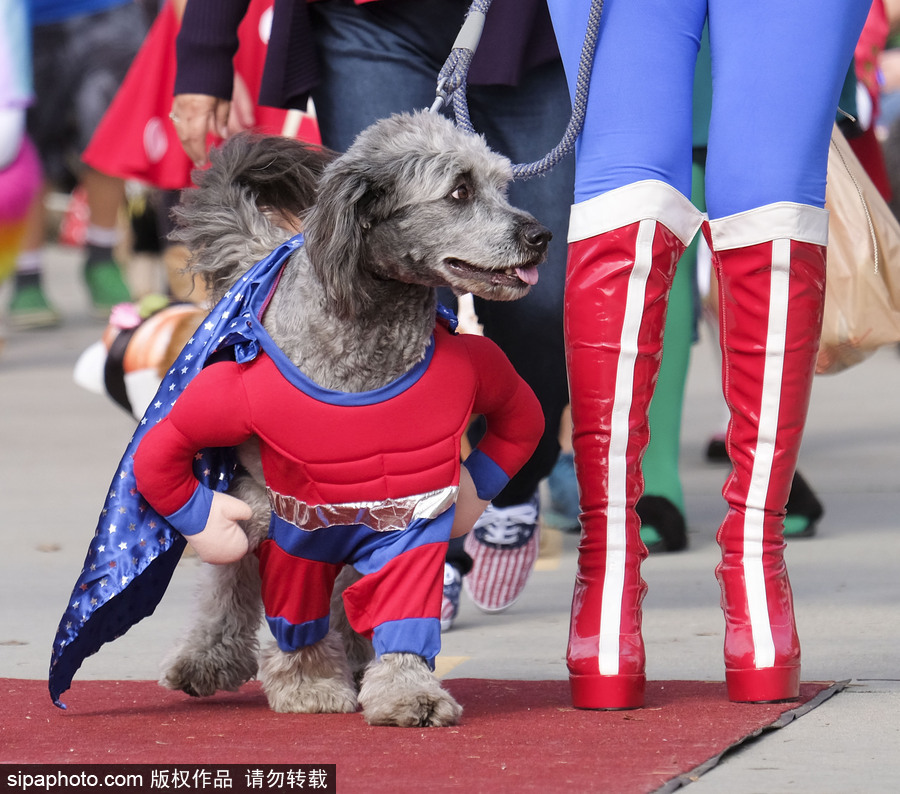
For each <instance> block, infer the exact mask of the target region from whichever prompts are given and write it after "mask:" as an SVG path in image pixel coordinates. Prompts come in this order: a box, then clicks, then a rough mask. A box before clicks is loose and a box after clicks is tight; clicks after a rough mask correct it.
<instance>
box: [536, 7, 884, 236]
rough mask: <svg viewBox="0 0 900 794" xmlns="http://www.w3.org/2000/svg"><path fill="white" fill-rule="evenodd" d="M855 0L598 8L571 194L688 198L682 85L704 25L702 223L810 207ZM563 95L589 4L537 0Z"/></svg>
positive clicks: (687, 90) (821, 175)
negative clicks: (784, 205)
mask: <svg viewBox="0 0 900 794" xmlns="http://www.w3.org/2000/svg"><path fill="white" fill-rule="evenodd" d="M870 4H871V3H870V2H869V1H868V0H789V2H784V0H754V1H753V2H746V1H745V0H744V1H742V0H606V2H605V3H604V8H603V16H602V21H601V27H600V38H599V42H598V45H597V52H596V55H595V58H594V65H593V71H592V76H591V87H590V94H589V99H588V113H587V119H586V121H585V126H584V131H583V133H582V135H581V138H580V139H579V142H578V145H577V149H576V177H575V200H576V201H584V200H586V199H589V198H592V197H593V196H597V195H600V194H602V193H605V192H607V191H609V190H613V189H614V188H618V187H622V186H624V185H627V184H631V183H632V182H637V181H641V180H646V179H658V180H661V181H663V182H666V183H668V184H670V185H672V186H673V187H675V188H676V189H678V190H679V191H681V192H682V193H683V194H684V195H685V196H689V195H690V190H691V120H692V114H691V91H692V86H693V75H694V64H695V62H696V59H697V51H698V48H699V45H700V36H701V33H702V31H703V25H704V22H705V21H706V19H707V14H708V17H709V39H710V50H711V58H712V86H713V102H712V115H711V119H710V125H709V147H708V157H707V163H706V166H707V176H706V199H707V208H708V212H709V217H710V218H720V217H724V216H727V215H731V214H733V213H736V212H741V211H744V210H748V209H753V208H755V207H760V206H764V205H766V204H771V203H773V202H777V201H794V202H798V203H801V204H809V205H812V206H816V207H822V206H824V204H825V173H826V167H827V161H828V144H829V139H830V135H831V127H832V122H833V121H834V115H835V111H836V108H837V103H838V96H839V94H840V89H841V85H842V83H843V80H844V77H845V76H846V73H847V69H848V67H849V65H850V62H851V59H852V56H853V50H854V47H855V45H856V41H857V39H858V38H859V34H860V31H861V30H862V26H863V24H864V22H865V19H866V15H867V13H868V10H869V6H870ZM548 5H549V6H550V11H551V15H552V17H553V25H554V29H555V31H556V36H557V40H558V41H559V45H560V51H561V53H562V57H563V62H564V64H565V68H566V74H567V78H568V80H569V85H570V90H573V89H574V84H575V75H576V73H577V68H578V62H579V58H580V55H581V45H582V42H583V40H584V32H585V27H586V23H587V16H588V9H589V6H590V0H548Z"/></svg>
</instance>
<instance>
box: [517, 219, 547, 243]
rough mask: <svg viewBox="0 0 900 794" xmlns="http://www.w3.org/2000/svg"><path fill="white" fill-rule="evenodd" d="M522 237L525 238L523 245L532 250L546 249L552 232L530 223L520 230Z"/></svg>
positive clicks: (535, 222)
mask: <svg viewBox="0 0 900 794" xmlns="http://www.w3.org/2000/svg"><path fill="white" fill-rule="evenodd" d="M522 237H524V238H525V243H526V244H527V245H529V246H530V247H532V248H546V247H547V244H548V243H549V242H550V238H552V237H553V232H551V231H550V230H549V229H548V228H547V227H546V226H544V225H542V224H540V223H538V222H537V221H532V222H531V223H527V224H526V225H525V228H524V229H522Z"/></svg>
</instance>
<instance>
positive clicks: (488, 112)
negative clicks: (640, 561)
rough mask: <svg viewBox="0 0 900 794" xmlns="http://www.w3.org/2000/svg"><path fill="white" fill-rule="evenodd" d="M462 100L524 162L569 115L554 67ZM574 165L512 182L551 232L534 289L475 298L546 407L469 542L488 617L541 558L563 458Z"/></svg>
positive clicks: (510, 599)
mask: <svg viewBox="0 0 900 794" xmlns="http://www.w3.org/2000/svg"><path fill="white" fill-rule="evenodd" d="M468 97H469V111H470V116H471V119H472V124H473V126H474V127H475V129H477V130H478V131H479V132H480V133H482V134H483V135H484V136H485V138H486V139H487V142H488V144H489V145H490V146H491V147H492V148H494V149H496V150H497V151H500V152H503V153H504V154H505V155H507V156H508V157H509V158H510V159H511V160H512V161H513V162H514V163H530V162H533V161H536V160H539V159H540V158H542V157H543V156H544V155H545V154H547V153H548V152H550V151H551V150H552V149H553V148H554V147H555V146H556V145H557V144H558V143H559V141H560V139H561V138H562V136H563V134H564V132H565V129H566V125H567V124H568V121H569V117H570V115H571V106H570V103H569V95H568V91H567V88H566V81H565V73H564V71H563V68H562V64H561V63H560V62H559V61H554V62H551V63H548V64H544V65H543V66H539V67H536V68H534V69H531V70H530V71H529V72H527V73H526V74H525V75H523V77H522V79H521V81H520V83H519V85H517V86H515V87H512V86H470V87H469V90H468ZM574 165H575V164H574V158H572V157H569V158H566V159H565V160H563V162H561V163H559V164H558V165H556V166H555V167H554V168H553V169H552V170H550V171H549V172H547V173H546V174H543V175H541V176H538V177H533V178H531V179H524V180H517V181H515V182H513V183H512V184H511V185H510V189H509V196H510V200H511V201H512V203H513V204H514V205H515V206H517V207H521V208H523V209H525V210H528V211H529V212H530V213H532V215H534V216H535V217H536V218H537V219H538V220H539V221H540V222H541V223H542V224H544V225H545V226H547V228H549V229H550V231H551V232H552V233H553V240H552V241H551V243H550V248H549V251H548V256H547V261H546V262H545V263H544V264H543V265H541V267H540V268H539V273H540V280H539V281H538V284H537V285H536V286H535V287H533V288H532V290H531V292H530V293H529V294H528V295H526V296H525V297H524V298H522V299H521V300H518V301H513V302H509V303H506V302H491V301H484V300H479V299H476V300H475V310H476V314H477V315H478V318H479V321H480V322H481V323H482V325H483V326H484V333H485V335H486V336H488V337H490V338H491V339H493V340H494V341H496V342H497V344H499V345H500V347H501V348H502V349H503V351H504V352H505V353H506V355H507V356H508V357H509V359H510V361H511V362H512V364H513V366H514V367H515V368H516V370H517V372H518V373H519V374H520V375H521V376H522V377H523V378H524V379H525V381H526V382H527V383H528V385H529V386H531V388H532V389H533V390H534V392H535V394H536V395H537V397H538V399H539V401H540V403H541V406H542V408H543V411H544V434H543V436H542V438H541V441H540V443H539V445H538V448H537V450H536V451H535V453H534V454H533V455H532V457H531V459H530V460H529V461H528V463H526V464H525V466H524V467H523V468H522V469H521V471H519V473H518V474H516V476H515V477H513V478H512V480H510V482H509V484H508V485H507V487H506V488H504V489H503V491H502V492H501V493H500V494H499V495H498V496H497V498H496V499H494V501H493V502H492V504H491V505H490V506H489V507H488V509H487V510H486V511H485V514H484V515H483V516H482V518H481V520H480V521H479V522H478V523H477V524H476V526H475V529H474V530H473V531H472V532H471V533H469V535H468V536H467V538H466V541H465V548H466V551H467V552H468V554H469V555H470V556H471V557H472V559H473V561H474V565H473V568H472V571H471V573H470V574H469V575H468V576H467V577H466V578H465V579H464V580H463V583H464V586H465V588H466V591H467V593H468V594H469V596H470V597H471V598H472V600H473V602H474V603H475V605H476V606H478V607H479V608H480V609H482V610H483V611H486V612H501V611H503V610H505V609H507V608H509V607H510V606H511V605H512V604H513V603H514V602H515V600H516V599H517V598H518V597H519V595H520V594H521V593H522V591H523V589H524V587H525V584H526V582H527V580H528V577H529V576H530V574H531V572H532V570H533V568H534V564H535V562H536V560H537V557H538V552H539V529H538V524H539V514H540V507H539V499H538V485H539V483H540V481H541V480H542V479H544V478H545V477H547V476H548V475H549V474H550V472H551V471H552V469H553V466H554V464H555V463H556V460H557V457H558V456H559V439H558V436H559V426H560V418H561V416H562V413H563V410H564V408H565V406H566V404H567V403H568V386H567V380H566V369H565V347H564V343H563V334H562V309H563V290H564V285H565V261H566V245H565V236H566V229H567V227H568V216H569V197H570V196H571V195H572V190H573V186H574V178H575V176H574Z"/></svg>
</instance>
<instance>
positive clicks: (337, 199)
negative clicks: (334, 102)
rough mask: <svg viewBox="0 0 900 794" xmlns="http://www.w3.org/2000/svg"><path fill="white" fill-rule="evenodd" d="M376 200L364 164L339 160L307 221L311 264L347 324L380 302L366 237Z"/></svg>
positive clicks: (328, 171)
mask: <svg viewBox="0 0 900 794" xmlns="http://www.w3.org/2000/svg"><path fill="white" fill-rule="evenodd" d="M376 200H377V199H376V191H374V190H373V189H372V187H371V182H370V180H369V178H368V177H367V176H366V174H365V169H364V168H363V167H362V166H361V164H360V163H359V162H357V161H355V160H350V159H349V158H346V157H345V158H339V159H338V160H335V161H334V162H333V163H331V164H330V165H329V167H328V168H327V169H326V170H325V173H324V174H323V177H322V180H321V182H320V183H319V194H318V198H317V201H316V204H315V206H314V207H313V208H312V210H311V211H310V212H309V214H308V215H307V216H306V219H305V223H304V234H305V237H306V245H307V250H308V254H309V261H310V264H311V266H312V267H313V269H314V270H315V272H316V275H317V277H318V278H319V280H320V282H321V284H322V286H323V287H324V289H325V292H326V295H327V297H328V299H329V301H330V302H331V305H332V308H333V309H334V311H335V313H336V314H337V315H338V316H339V317H341V318H343V319H352V318H354V317H358V316H359V315H360V314H361V313H362V312H363V311H365V310H366V308H367V307H369V306H371V304H372V302H373V301H374V296H373V295H372V290H371V286H372V283H373V279H372V276H371V274H369V273H368V272H367V271H366V269H365V235H366V232H367V230H368V229H369V228H370V227H371V224H372V221H373V215H372V209H373V206H374V204H375V202H376Z"/></svg>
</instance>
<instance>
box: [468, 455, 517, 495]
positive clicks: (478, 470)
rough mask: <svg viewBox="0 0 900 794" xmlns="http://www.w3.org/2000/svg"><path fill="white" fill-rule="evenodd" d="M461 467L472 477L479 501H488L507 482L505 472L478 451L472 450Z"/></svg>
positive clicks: (507, 478)
mask: <svg viewBox="0 0 900 794" xmlns="http://www.w3.org/2000/svg"><path fill="white" fill-rule="evenodd" d="M463 466H465V467H466V468H467V469H468V470H469V474H471V475H472V480H473V481H474V482H475V490H476V491H477V493H478V497H479V498H480V499H487V500H488V501H490V500H491V499H493V498H494V497H495V496H496V495H497V494H498V493H500V491H502V490H503V489H504V488H505V487H506V484H507V483H508V482H509V477H508V475H507V474H506V472H505V471H503V469H501V468H500V467H499V466H498V465H497V464H496V463H494V461H492V460H491V459H490V458H489V457H488V456H487V455H485V454H484V453H483V452H482V451H481V450H479V449H475V450H472V454H471V455H469V457H467V458H466V459H465V460H464V461H463Z"/></svg>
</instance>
